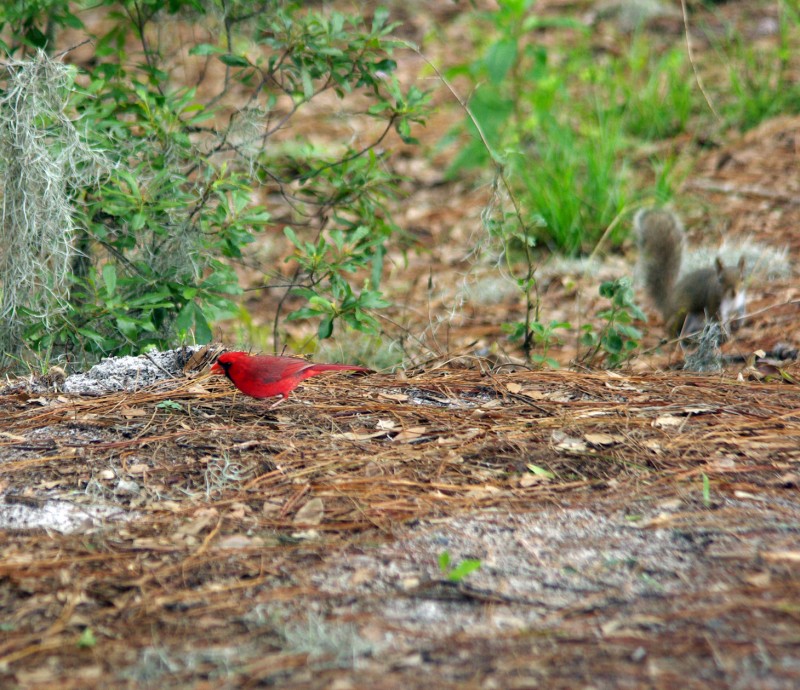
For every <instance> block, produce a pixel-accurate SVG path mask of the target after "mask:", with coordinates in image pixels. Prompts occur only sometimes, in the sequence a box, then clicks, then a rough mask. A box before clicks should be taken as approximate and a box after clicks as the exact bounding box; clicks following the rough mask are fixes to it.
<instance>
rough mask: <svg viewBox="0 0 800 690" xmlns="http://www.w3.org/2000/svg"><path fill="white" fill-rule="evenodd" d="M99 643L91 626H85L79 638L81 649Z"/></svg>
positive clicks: (89, 647)
mask: <svg viewBox="0 0 800 690" xmlns="http://www.w3.org/2000/svg"><path fill="white" fill-rule="evenodd" d="M96 644H97V637H95V634H94V632H93V631H92V629H91V628H84V629H83V632H82V633H81V636H80V637H79V638H78V647H80V648H81V649H91V648H92V647H94V646H95V645H96Z"/></svg>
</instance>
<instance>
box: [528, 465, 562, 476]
mask: <svg viewBox="0 0 800 690" xmlns="http://www.w3.org/2000/svg"><path fill="white" fill-rule="evenodd" d="M526 467H527V468H528V471H529V472H531V473H532V474H535V475H536V476H537V477H546V478H547V479H555V477H556V475H555V474H553V473H552V472H551V471H550V470H546V469H545V468H544V467H539V465H534V464H529V465H526Z"/></svg>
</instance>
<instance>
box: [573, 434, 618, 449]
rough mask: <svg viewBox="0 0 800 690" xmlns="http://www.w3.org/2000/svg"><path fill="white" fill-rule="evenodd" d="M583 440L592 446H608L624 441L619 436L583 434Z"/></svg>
mask: <svg viewBox="0 0 800 690" xmlns="http://www.w3.org/2000/svg"><path fill="white" fill-rule="evenodd" d="M583 438H584V439H586V441H587V442H588V443H591V444H592V445H593V446H610V445H612V444H614V443H620V442H621V441H624V440H625V438H624V437H623V436H620V435H619V434H615V435H612V434H603V433H596V434H584V436H583Z"/></svg>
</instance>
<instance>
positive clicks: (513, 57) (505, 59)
mask: <svg viewBox="0 0 800 690" xmlns="http://www.w3.org/2000/svg"><path fill="white" fill-rule="evenodd" d="M516 61H517V42H516V41H515V40H514V39H512V38H503V39H500V40H499V41H497V42H496V43H494V44H493V45H492V46H491V47H490V48H489V51H488V53H487V54H486V69H487V71H488V72H489V79H490V80H491V82H492V83H493V84H498V83H499V82H501V81H503V79H505V77H506V74H508V72H509V70H510V69H511V67H512V66H513V65H514V63H515V62H516Z"/></svg>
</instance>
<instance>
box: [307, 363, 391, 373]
mask: <svg viewBox="0 0 800 690" xmlns="http://www.w3.org/2000/svg"><path fill="white" fill-rule="evenodd" d="M306 371H309V372H310V373H309V376H313V375H314V374H319V373H321V372H323V371H360V372H362V373H364V374H374V373H375V372H374V371H373V370H372V369H367V367H357V366H355V365H354V364H312V365H311V366H310V367H309V368H308V369H306Z"/></svg>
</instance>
